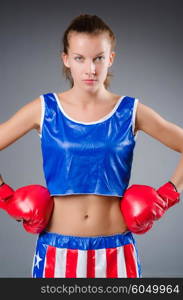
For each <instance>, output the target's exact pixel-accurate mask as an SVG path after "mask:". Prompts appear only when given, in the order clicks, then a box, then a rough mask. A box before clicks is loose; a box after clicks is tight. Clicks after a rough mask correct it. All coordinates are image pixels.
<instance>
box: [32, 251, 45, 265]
mask: <svg viewBox="0 0 183 300" xmlns="http://www.w3.org/2000/svg"><path fill="white" fill-rule="evenodd" d="M42 260H43V259H42V258H41V257H40V256H39V252H38V253H37V254H36V255H35V264H34V266H35V267H37V268H38V269H39V263H40V261H42Z"/></svg>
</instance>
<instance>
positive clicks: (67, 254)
mask: <svg viewBox="0 0 183 300" xmlns="http://www.w3.org/2000/svg"><path fill="white" fill-rule="evenodd" d="M114 47H115V36H114V34H113V32H112V30H111V29H110V28H109V26H108V25H106V24H105V23H104V22H103V20H101V19H100V18H99V17H97V16H91V15H81V16H78V17H76V18H75V19H74V20H73V21H72V22H71V23H70V25H69V27H68V28H67V30H66V31H65V33H64V36H63V48H64V49H63V52H62V60H63V64H64V74H65V76H66V78H67V79H69V80H70V83H71V88H70V89H69V90H67V91H64V92H61V93H48V94H45V95H41V96H40V97H38V98H37V99H35V100H33V101H31V102H30V103H28V104H27V105H25V106H24V107H22V108H21V109H20V110H19V111H18V112H17V113H16V114H15V115H14V116H13V117H12V118H11V119H10V120H8V121H7V122H5V123H3V124H1V127H0V134H1V137H2V138H1V149H3V148H5V147H7V146H8V145H10V144H11V143H13V142H14V141H15V140H17V139H18V138H20V137H21V136H23V135H24V134H25V133H27V132H28V131H30V130H32V129H36V130H37V131H38V133H39V135H40V138H41V146H42V154H43V168H44V174H45V179H46V183H47V187H48V190H49V192H50V195H51V196H53V199H54V209H53V213H52V216H51V218H50V221H49V223H48V225H47V227H46V228H45V230H44V231H43V232H41V234H40V235H39V237H38V240H37V247H36V253H35V256H34V261H33V269H32V276H33V277H141V276H142V275H141V266H140V261H139V257H138V252H137V247H136V243H135V240H134V237H133V235H132V233H131V231H129V226H127V222H126V219H124V216H123V214H122V211H121V206H120V205H121V204H120V203H121V198H122V195H123V194H124V192H125V190H126V188H127V186H128V182H129V179H130V172H131V164H132V160H133V150H134V146H135V142H136V137H137V132H138V130H143V131H144V132H146V133H147V134H149V135H151V136H152V137H154V138H156V139H157V140H159V141H160V142H162V143H163V144H165V145H166V146H168V147H170V148H172V149H173V150H175V151H178V152H182V151H183V130H182V129H181V128H179V127H178V126H176V125H174V124H172V123H170V122H168V121H166V120H164V119H163V118H162V117H161V116H160V115H158V114H157V113H156V112H155V111H153V110H152V109H150V108H149V107H147V106H146V105H144V104H142V103H140V102H139V100H138V99H135V98H132V97H127V96H121V95H118V94H115V93H112V92H110V91H109V90H108V88H109V78H110V76H111V74H110V73H109V72H108V69H109V68H110V67H111V66H112V63H113V61H114V57H115V52H114ZM182 166H183V162H182V161H181V163H180V164H179V166H178V167H177V169H176V171H175V173H174V174H173V176H172V178H171V179H170V180H171V182H172V184H173V185H174V186H175V188H176V189H177V191H178V192H181V190H182V187H183V174H182V171H181V170H182Z"/></svg>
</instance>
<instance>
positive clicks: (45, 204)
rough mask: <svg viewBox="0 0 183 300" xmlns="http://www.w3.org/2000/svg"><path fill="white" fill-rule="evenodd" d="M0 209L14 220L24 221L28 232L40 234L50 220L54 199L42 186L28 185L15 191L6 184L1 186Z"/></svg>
mask: <svg viewBox="0 0 183 300" xmlns="http://www.w3.org/2000/svg"><path fill="white" fill-rule="evenodd" d="M0 208H3V209H4V210H6V212H7V213H8V214H9V215H10V216H11V217H13V218H14V219H16V220H22V221H23V226H24V228H25V230H26V231H27V232H30V233H40V232H41V231H43V230H44V229H45V227H46V225H47V224H48V221H49V219H50V216H51V213H52V210H53V198H52V197H51V196H50V194H49V191H48V189H47V188H45V187H43V186H41V185H28V186H24V187H21V188H19V189H17V190H16V191H14V190H13V189H12V188H11V187H10V186H8V185H7V184H5V183H4V184H3V185H1V186H0Z"/></svg>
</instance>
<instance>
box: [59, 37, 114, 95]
mask: <svg viewBox="0 0 183 300" xmlns="http://www.w3.org/2000/svg"><path fill="white" fill-rule="evenodd" d="M114 56H115V52H114V51H113V52H112V51H111V43H110V40H109V37H108V35H107V34H106V33H102V34H99V35H95V36H93V35H89V34H83V33H77V32H73V33H71V34H70V38H69V50H68V55H67V54H65V53H64V52H63V53H62V59H63V62H64V64H65V66H66V67H68V68H70V72H71V75H72V78H73V81H74V86H78V87H80V88H82V89H83V88H84V89H87V90H88V89H89V90H91V89H92V90H96V89H98V88H99V87H101V85H103V83H104V81H105V79H106V76H107V72H108V68H109V67H110V66H111V65H112V63H113V60H114ZM87 80H92V81H87Z"/></svg>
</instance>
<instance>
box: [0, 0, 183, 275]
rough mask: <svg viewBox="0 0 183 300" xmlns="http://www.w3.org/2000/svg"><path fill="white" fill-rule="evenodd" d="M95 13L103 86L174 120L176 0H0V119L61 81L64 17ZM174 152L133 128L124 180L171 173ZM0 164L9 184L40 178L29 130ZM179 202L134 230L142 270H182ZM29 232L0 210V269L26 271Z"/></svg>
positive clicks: (178, 47)
mask: <svg viewBox="0 0 183 300" xmlns="http://www.w3.org/2000/svg"><path fill="white" fill-rule="evenodd" d="M80 13H89V14H97V15H98V16H100V17H101V18H103V20H104V21H105V22H106V23H108V24H109V26H111V28H112V30H113V31H114V33H115V35H116V38H117V47H116V53H117V56H116V60H115V62H114V65H113V66H112V68H111V71H113V73H114V78H113V81H112V85H111V88H110V89H111V91H113V92H115V93H118V94H121V95H129V96H134V97H137V98H139V99H140V101H141V102H142V103H144V104H146V105H148V106H150V107H151V108H153V109H154V110H155V111H157V112H158V113H159V114H161V115H162V116H163V117H164V118H166V119H167V120H169V121H171V122H174V123H175V124H177V125H179V126H181V127H182V125H183V120H182V111H183V101H182V91H183V90H182V75H183V62H182V53H183V35H182V28H183V18H182V14H183V7H182V5H181V1H178V0H172V1H169V0H168V1H167V0H166V1H164V0H158V1H156V0H153V1H150V0H149V1H148V0H146V1H142V0H138V1H135V0H128V1H114V0H113V1H96V0H94V1H81V0H77V1H73V2H72V3H71V2H69V1H61V0H60V1H58V0H52V1H29V2H28V1H19V0H16V1H2V2H1V9H0V44H1V45H0V91H1V97H0V123H3V122H4V121H6V120H7V119H8V118H10V117H11V116H12V115H13V114H14V113H15V112H16V111H17V110H18V109H20V107H22V106H23V105H25V104H26V103H28V102H29V101H32V100H33V99H34V98H36V97H38V96H39V95H40V94H42V93H47V92H53V91H54V92H59V91H63V90H66V89H68V88H69V85H68V83H67V82H66V81H65V79H64V78H63V76H62V71H61V62H60V58H59V49H60V40H61V37H62V34H63V32H64V30H65V29H66V27H67V26H68V24H69V22H70V21H71V19H73V18H74V17H75V16H77V15H79V14H80ZM179 159H180V154H179V153H177V152H175V151H173V150H171V149H170V148H167V147H165V146H164V145H163V144H161V143H160V142H159V141H157V140H155V139H153V138H151V137H150V136H148V135H146V134H145V133H143V132H139V135H138V138H137V144H136V151H135V154H134V162H133V168H132V176H131V180H130V184H133V183H137V184H148V185H151V186H153V187H155V188H158V187H159V186H160V185H162V184H164V183H165V182H166V181H167V180H169V178H170V176H171V175H172V174H173V172H174V170H175V168H176V166H177V164H178V162H179ZM0 171H1V173H2V174H3V176H4V179H5V180H6V181H7V182H8V183H9V184H10V185H12V187H13V188H14V189H16V188H18V187H20V186H23V185H28V184H42V185H45V181H44V175H43V171H42V158H41V149H40V141H39V136H38V134H37V132H36V131H35V130H34V131H31V132H29V133H28V134H27V135H25V136H24V137H22V138H21V139H19V140H18V141H16V142H15V143H14V144H12V145H11V146H9V147H7V148H6V149H4V150H3V151H1V155H0ZM182 212H183V206H182V203H180V204H179V205H177V206H175V207H173V208H172V209H171V210H169V211H168V212H167V213H166V215H165V216H164V217H163V218H162V219H161V220H160V221H158V222H156V224H155V225H154V227H153V228H152V230H151V231H149V232H148V233H146V234H145V235H135V238H136V241H137V245H138V250H139V255H140V257H141V263H142V270H143V277H182V275H183V237H182ZM36 238H37V236H36V235H31V234H28V233H26V232H25V231H24V229H23V227H22V226H21V224H19V223H17V222H15V221H14V220H13V219H11V218H9V217H8V216H7V214H6V213H5V212H4V211H0V240H1V244H0V277H30V275H31V267H32V258H33V252H34V247H35V242H36Z"/></svg>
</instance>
